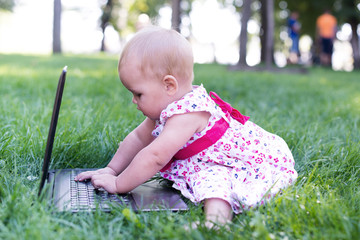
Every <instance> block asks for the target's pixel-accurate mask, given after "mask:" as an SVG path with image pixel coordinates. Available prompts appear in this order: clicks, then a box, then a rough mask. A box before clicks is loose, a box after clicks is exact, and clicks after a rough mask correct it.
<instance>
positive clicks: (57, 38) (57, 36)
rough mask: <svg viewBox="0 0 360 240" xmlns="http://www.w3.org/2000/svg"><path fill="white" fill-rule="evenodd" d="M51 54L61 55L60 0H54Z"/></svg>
mask: <svg viewBox="0 0 360 240" xmlns="http://www.w3.org/2000/svg"><path fill="white" fill-rule="evenodd" d="M53 53H54V54H56V53H61V0H54V22H53Z"/></svg>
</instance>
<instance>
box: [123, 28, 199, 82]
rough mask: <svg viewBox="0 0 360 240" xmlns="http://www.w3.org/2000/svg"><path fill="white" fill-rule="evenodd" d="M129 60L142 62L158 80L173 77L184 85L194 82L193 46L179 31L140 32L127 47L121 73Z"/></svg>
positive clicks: (146, 71) (140, 63)
mask: <svg viewBox="0 0 360 240" xmlns="http://www.w3.org/2000/svg"><path fill="white" fill-rule="evenodd" d="M129 59H131V60H134V59H136V60H138V61H139V65H140V70H141V71H142V72H143V73H146V74H149V73H153V74H154V75H155V77H156V78H158V79H162V78H163V77H164V76H166V75H173V76H174V77H175V78H177V79H178V81H179V82H180V83H181V82H187V81H190V82H192V81H193V78H194V77H193V66H194V60H193V53H192V48H191V45H190V43H189V42H188V41H187V40H186V39H185V38H184V37H183V36H182V35H180V34H179V33H178V32H176V31H175V30H169V29H164V28H160V27H155V26H151V27H146V28H144V29H142V30H140V31H139V32H138V33H136V34H135V36H134V37H133V38H132V39H131V40H130V41H129V42H128V43H127V44H126V46H125V47H124V49H123V51H122V53H121V56H120V60H119V66H118V69H119V72H120V69H121V68H123V67H126V62H127V61H128V60H129ZM120 78H121V76H120Z"/></svg>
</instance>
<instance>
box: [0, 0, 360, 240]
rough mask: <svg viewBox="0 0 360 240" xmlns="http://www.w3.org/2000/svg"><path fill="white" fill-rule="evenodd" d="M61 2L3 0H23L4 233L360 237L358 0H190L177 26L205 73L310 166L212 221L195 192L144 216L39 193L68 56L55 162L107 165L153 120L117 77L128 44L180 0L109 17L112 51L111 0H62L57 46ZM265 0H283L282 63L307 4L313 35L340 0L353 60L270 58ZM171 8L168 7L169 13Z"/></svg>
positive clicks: (7, 61) (4, 54)
mask: <svg viewBox="0 0 360 240" xmlns="http://www.w3.org/2000/svg"><path fill="white" fill-rule="evenodd" d="M54 2H59V1H58V0H56V1H52V0H49V1H44V0H32V1H31V0H27V1H25V0H24V1H22V0H15V1H9V0H0V3H1V4H4V3H6V4H5V5H2V6H6V8H8V9H12V12H11V11H1V12H0V29H1V31H0V48H1V51H0V239H67V240H68V239H184V238H187V239H199V240H200V239H326V240H329V239H336V240H337V239H360V164H359V163H360V160H359V158H360V157H359V156H360V134H359V130H360V127H359V126H360V93H359V89H360V81H359V70H357V68H356V64H355V63H356V61H354V60H356V52H355V54H354V52H353V53H351V49H352V48H353V47H352V46H355V47H356V44H354V43H353V41H354V39H355V40H356V39H357V41H358V38H357V37H358V35H353V34H352V32H354V31H353V29H354V26H355V29H356V31H355V32H357V33H358V30H357V29H358V25H359V22H358V17H359V7H358V6H359V5H358V4H359V1H345V0H344V1H340V0H336V1H320V0H319V1H305V0H304V1H271V0H268V1H245V0H244V1H241V0H239V1H214V0H209V1H192V3H191V4H190V3H189V2H185V1H181V2H182V4H181V9H182V11H181V12H182V14H180V15H181V19H182V21H181V25H178V26H181V32H182V33H183V34H184V35H186V36H187V37H188V38H189V40H190V41H191V42H192V43H193V46H194V49H195V50H196V51H198V52H197V53H196V61H197V64H195V67H194V72H195V82H194V83H195V84H200V83H203V84H204V86H205V87H206V88H207V90H209V91H216V92H217V93H218V94H219V95H220V96H222V98H223V99H224V100H226V101H228V102H230V103H231V104H232V106H234V107H235V108H237V109H239V110H240V111H241V112H242V113H243V114H245V115H249V116H250V117H251V121H253V122H255V123H257V124H258V125H259V126H261V127H263V128H264V129H266V130H268V131H270V132H273V133H275V134H277V135H279V136H281V137H282V138H283V139H285V141H286V142H287V143H288V145H289V147H290V149H291V151H292V153H293V155H294V159H295V162H296V163H295V169H296V170H297V171H298V173H299V177H298V180H297V182H296V183H295V184H294V185H293V186H291V187H289V188H287V189H286V190H284V191H283V192H282V194H279V195H278V196H276V197H275V198H274V199H272V200H271V201H269V202H268V203H267V204H266V205H264V206H260V207H257V208H253V209H251V210H249V211H245V212H244V213H243V214H239V215H237V216H236V217H235V218H234V220H233V221H232V223H231V224H229V225H228V226H226V227H219V229H207V228H205V227H204V218H203V211H202V208H201V206H194V205H192V204H190V211H186V212H180V213H173V212H170V211H164V212H151V213H143V212H140V213H136V214H135V213H134V212H132V211H131V210H130V209H128V208H126V207H119V208H114V209H113V211H112V212H110V213H103V212H101V211H100V210H99V209H97V210H96V211H95V212H93V213H86V212H84V213H79V214H71V213H63V212H57V211H55V209H54V208H53V206H49V205H48V203H47V202H46V201H41V200H40V199H39V198H38V196H37V193H38V185H39V178H40V172H41V167H42V160H43V156H44V150H45V145H46V137H47V133H48V130H49V122H50V119H51V111H52V104H53V101H54V95H55V91H56V85H57V80H58V77H59V74H60V71H61V69H62V68H63V66H65V65H68V75H67V82H66V85H65V91H64V97H63V102H62V106H61V111H60V116H59V122H58V128H57V132H56V140H55V143H54V151H53V154H52V163H51V166H50V167H51V168H76V167H103V166H106V164H107V162H108V161H109V160H110V159H111V157H112V155H113V154H114V152H115V151H116V148H117V145H118V143H119V141H120V140H121V139H123V138H124V137H125V136H126V135H127V134H128V133H129V132H130V131H131V130H132V129H133V128H134V127H135V126H137V124H139V123H140V122H141V121H142V119H143V118H144V117H143V116H142V114H141V113H139V111H137V110H136V107H135V106H134V104H132V103H131V94H130V93H129V92H128V91H127V90H126V89H125V88H124V87H123V86H122V85H121V84H120V82H119V79H118V74H117V61H118V57H119V52H120V51H121V47H122V46H123V44H124V43H125V42H126V40H127V39H128V38H129V37H131V35H132V34H133V33H134V32H135V31H136V29H137V27H140V25H141V24H143V23H146V22H147V20H148V19H152V21H154V22H157V23H158V24H160V25H162V26H164V27H171V26H172V21H171V20H172V11H171V8H172V5H171V4H172V3H179V1H175V0H174V1H171V2H170V1H145V0H134V1H121V4H122V5H121V6H120V9H123V8H125V9H127V10H126V11H125V12H126V13H127V14H129V15H127V16H128V17H127V18H126V19H129V21H128V20H127V21H126V22H122V23H123V24H124V25H119V26H122V27H121V28H118V30H119V32H117V31H115V27H114V26H115V25H113V26H112V27H111V25H108V27H107V28H106V29H107V30H106V31H107V32H108V33H107V35H106V48H107V49H105V50H106V51H104V52H103V53H99V52H100V49H101V41H102V37H103V34H102V29H101V21H100V18H101V16H102V15H103V12H102V8H101V7H104V6H105V5H106V4H107V3H108V2H109V1H95V0H93V1H90V0H88V1H85V0H78V1H70V0H62V1H61V2H62V6H63V11H62V16H61V23H62V24H61V37H60V39H61V45H60V46H61V48H60V49H59V48H57V47H59V46H58V45H57V46H55V47H53V44H52V42H53V37H52V36H53V27H52V26H53V18H54V14H53V12H54ZM249 2H250V3H251V4H250V8H251V9H252V11H251V14H249V15H251V17H250V19H249V21H248V25H247V26H248V28H247V31H246V36H247V37H248V44H247V46H248V47H247V49H246V50H247V54H246V55H247V56H246V58H245V60H246V62H245V64H246V65H247V66H245V67H244V62H241V64H239V61H240V57H239V56H241V52H242V51H241V46H240V45H242V44H241V42H239V35H240V32H241V27H240V26H241V24H240V23H241V21H242V19H243V18H242V17H241V16H242V11H243V10H244V8H245V5H246V4H248V3H249ZM261 2H262V3H266V4H269V3H274V5H273V7H274V8H273V9H274V11H270V13H271V12H273V13H274V23H275V24H274V34H272V36H273V37H274V45H273V46H274V50H275V51H274V56H275V55H278V54H283V57H280V59H283V62H284V56H286V54H287V53H286V51H287V49H288V47H289V46H288V43H287V40H286V38H287V32H286V30H285V22H286V18H287V16H288V14H289V13H290V11H292V10H294V9H296V10H298V11H299V12H300V14H301V18H300V19H299V20H300V21H301V22H302V29H303V31H304V32H303V35H304V37H305V38H304V39H305V40H306V39H308V40H311V39H312V38H313V36H314V31H315V25H314V22H315V19H316V16H318V15H319V14H320V13H321V11H322V9H323V8H324V7H325V6H329V7H330V8H332V11H333V13H334V14H336V17H337V18H338V21H339V29H340V30H341V31H339V35H338V43H341V44H345V46H347V47H346V48H345V49H349V52H350V53H349V52H348V53H346V54H345V51H340V52H338V53H336V54H339V55H336V56H337V57H336V58H335V59H334V60H338V59H340V58H343V57H344V58H345V56H346V59H349V61H341V62H342V64H340V65H339V66H341V67H335V66H333V67H334V69H335V70H339V71H334V69H330V68H324V67H321V66H318V65H316V64H312V63H311V62H306V61H305V62H306V64H305V63H304V64H301V65H295V66H288V65H287V66H284V65H281V64H279V62H277V65H274V64H273V63H272V62H271V61H272V60H273V58H272V57H271V58H270V63H271V65H270V67H268V66H266V65H267V63H266V62H265V61H264V62H262V61H261V60H259V59H261V58H262V57H261V56H260V52H261V50H262V49H263V48H261V47H260V42H261V41H260V37H261V36H260V37H259V36H258V35H259V33H260V32H261V30H260V29H261V28H259V26H260V25H259V23H260V22H261V19H260V15H261V14H260V12H261V9H262V8H260V6H261V4H260V3H261ZM12 3H15V5H13V4H12ZM114 3H115V1H114ZM125 3H126V4H125ZM150 3H151V4H153V5H152V6H153V7H152V8H151V7H150V5H151V4H150ZM159 4H160V5H161V6H160V5H159ZM224 4H225V5H224ZM234 4H235V6H234ZM175 5H176V4H175ZM155 6H156V7H155ZM176 6H178V5H176ZM189 6H192V8H191V9H192V10H190V8H189ZM223 6H225V7H223ZM267 6H268V7H269V5H267ZM348 6H351V7H349V8H347V7H348ZM117 7H119V6H118V5H117ZM159 7H160V8H159ZM208 7H209V8H208ZM345 7H346V8H345ZM211 9H213V10H211ZM346 9H348V11H345V12H343V11H344V10H346ZM55 10H58V8H55ZM195 10H196V11H197V12H195V13H196V14H195V13H194V12H193V11H195ZM163 11H164V12H163ZM55 12H56V11H55ZM160 12H161V13H162V16H163V17H159V16H158V17H157V14H158V13H160ZM130 13H133V15H131V14H130ZM187 13H189V14H190V15H189V16H190V18H189V17H187V16H188V15H187ZM201 13H203V14H205V15H201ZM247 13H249V12H247ZM144 14H147V15H144ZM192 14H194V15H192ZM120 15H121V14H120ZM267 15H268V17H269V12H268V14H267ZM121 16H126V15H125V14H123V15H121ZM147 16H148V17H147ZM191 16H192V17H191ZM354 16H355V17H354ZM131 19H132V20H131ZM195 19H198V20H196V21H199V22H200V21H203V24H204V25H201V24H200V23H199V22H197V23H196V21H195ZM346 19H347V20H349V21H346ZM130 20H131V21H130ZM139 20H140V21H139ZM222 20H226V21H225V23H222ZM119 21H120V19H117V20H116V22H118V23H119ZM176 22H177V23H179V21H175V22H174V25H175V26H176V25H177V24H176ZM120 23H121V21H120ZM137 23H138V24H137ZM139 24H140V25H139ZM197 24H198V25H197ZM225 26H226V27H225ZM225 28H226V29H225ZM227 28H230V31H228V29H227ZM242 29H243V30H244V29H245V28H242ZM190 30H191V31H190ZM255 30H256V31H255ZM196 32H197V33H196ZM306 32H307V34H305V33H306ZM200 33H201V34H200ZM205 33H206V34H205ZM226 34H229V36H228V35H226ZM305 35H308V36H309V37H306V36H305ZM225 36H227V37H225ZM268 36H269V35H268ZM281 36H283V37H284V39H282V37H281ZM354 36H355V37H354ZM281 39H282V41H280V40H281ZM311 41H313V40H311ZM311 41H310V42H311ZM349 41H350V42H351V43H350V42H349ZM200 43H201V44H200ZM355 43H356V42H355ZM253 44H255V47H252V46H253ZM308 47H311V45H308ZM228 49H229V50H228ZM59 50H61V51H59ZM253 51H255V52H256V53H254V52H253ZM278 51H280V53H278ZM214 53H215V54H214ZM217 53H218V54H217ZM222 53H224V54H223V55H222ZM225 53H226V54H225ZM239 53H240V54H239ZM270 53H271V55H270V56H272V52H271V51H270ZM275 53H276V54H275ZM353 54H354V57H352V55H353ZM214 56H216V57H214ZM267 56H269V55H267ZM304 57H305V60H306V59H310V56H308V55H306V54H304ZM277 61H278V60H277ZM259 62H260V63H259ZM285 62H286V60H285ZM345 62H349V63H350V67H346V68H345V67H344V66H345V65H343V64H344V63H345ZM219 63H221V64H219ZM280 63H281V61H280ZM334 63H335V61H334ZM229 65H230V66H229ZM346 66H348V65H346ZM240 69H242V70H241V71H239V70H240ZM304 70H305V71H304ZM193 222H199V223H200V225H199V227H198V228H197V229H191V228H190V226H191V223H193ZM189 228H190V230H189ZM186 229H188V230H186Z"/></svg>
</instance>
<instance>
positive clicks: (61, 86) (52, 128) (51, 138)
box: [38, 66, 67, 196]
mask: <svg viewBox="0 0 360 240" xmlns="http://www.w3.org/2000/svg"><path fill="white" fill-rule="evenodd" d="M66 72H67V66H65V67H64V68H63V70H62V72H61V75H60V78H59V82H58V86H57V91H56V96H55V102H54V108H53V112H52V117H51V122H50V128H49V134H48V138H47V143H46V148H45V156H44V162H43V167H42V176H41V181H40V186H39V193H38V196H40V195H41V192H42V189H43V187H44V184H45V181H46V178H47V175H48V171H49V165H50V159H51V152H52V149H53V144H54V137H55V132H56V125H57V121H58V117H59V111H60V106H61V99H62V95H63V91H64V86H65V79H66Z"/></svg>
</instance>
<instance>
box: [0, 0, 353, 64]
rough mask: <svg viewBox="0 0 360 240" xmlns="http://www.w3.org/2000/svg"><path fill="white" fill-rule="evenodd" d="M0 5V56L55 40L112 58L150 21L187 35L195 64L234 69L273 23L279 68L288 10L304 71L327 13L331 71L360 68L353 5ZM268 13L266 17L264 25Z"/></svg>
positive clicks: (47, 49)
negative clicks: (331, 24)
mask: <svg viewBox="0 0 360 240" xmlns="http://www.w3.org/2000/svg"><path fill="white" fill-rule="evenodd" d="M1 3H2V4H0V7H1V6H2V7H3V9H8V10H10V11H5V10H0V53H27V54H32V53H35V54H39V53H40V54H50V53H52V52H53V50H54V45H53V39H55V40H56V41H57V42H56V44H57V46H56V49H55V51H56V52H58V51H61V52H63V53H77V54H78V53H95V52H98V51H100V49H102V51H106V52H108V53H113V54H118V53H119V52H120V51H121V48H122V46H123V45H124V43H125V42H126V40H128V39H129V38H130V37H131V36H132V34H133V33H134V32H135V31H136V30H137V29H139V28H140V27H142V26H144V25H147V24H150V23H154V24H156V25H160V26H162V27H165V28H170V27H173V28H177V29H178V30H179V31H180V32H181V33H182V34H183V35H184V36H186V37H187V38H188V39H189V40H190V41H191V43H192V45H193V49H194V54H195V62H198V63H209V62H217V63H221V64H236V63H238V62H239V61H240V59H239V56H240V55H241V54H240V53H241V52H242V53H243V54H245V56H246V60H245V61H246V62H245V61H243V63H242V64H246V65H249V66H255V65H257V64H259V63H260V62H264V59H265V58H266V56H265V55H266V53H265V52H264V49H265V48H264V47H261V46H262V45H265V44H264V43H263V44H262V41H265V40H264V39H265V37H266V36H265V34H266V29H267V28H268V27H267V26H266V24H268V23H267V22H269V21H270V22H273V25H274V26H273V27H271V26H270V28H273V29H272V30H270V31H271V32H270V35H271V38H270V40H271V41H272V44H271V45H272V49H271V50H270V51H271V55H272V58H274V61H275V63H276V65H277V66H280V67H284V66H286V64H287V57H288V55H289V53H288V49H289V47H290V45H291V40H290V39H289V37H288V33H287V32H288V29H287V23H286V22H287V18H288V17H289V15H290V13H291V11H298V12H299V14H300V17H299V22H300V24H301V25H302V27H301V32H300V34H301V39H300V50H301V56H302V58H301V63H302V64H303V65H305V66H308V65H312V64H313V60H314V59H315V58H316V57H317V56H316V55H317V53H316V51H317V49H316V44H315V41H316V39H315V31H316V30H315V24H316V18H317V17H318V16H319V15H320V14H321V13H322V12H323V10H324V9H326V8H328V9H331V10H332V13H333V14H334V15H335V16H336V17H337V20H338V30H339V31H338V33H337V40H336V42H335V49H334V54H333V68H334V69H335V70H345V71H351V70H352V69H353V68H354V66H355V68H358V67H359V65H360V64H359V63H358V62H360V59H359V58H360V57H359V54H360V53H359V38H358V35H359V33H360V30H359V27H358V26H359V22H360V20H359V19H360V17H359V15H360V14H359V8H360V3H359V1H353V0H331V1H325V0H324V1H309V0H307V1H300V2H299V1H285V0H271V1H268V0H267V1H255V0H245V1H243V0H235V1H233V0H218V1H217V0H196V1H194V0H174V1H165V0H162V1H148V0H122V1H119V0H109V1H106V0H77V1H70V0H62V1H60V0H55V1H50V0H26V1H25V0H2V1H1ZM54 3H57V4H54ZM246 4H247V5H249V6H250V7H249V8H248V9H246V6H245V5H246ZM172 10H174V11H172ZM269 11H271V12H272V14H271V15H272V16H271V19H267V16H269V15H270V14H269ZM174 12H176V14H175V15H174ZM267 12H268V13H267ZM54 13H55V14H54ZM244 13H245V14H244ZM56 14H57V15H56ZM241 16H244V17H245V18H247V21H246V22H245V24H244V22H243V23H242V24H243V25H245V27H244V29H246V31H245V33H246V36H244V37H245V38H243V39H242V40H240V41H239V35H240V31H241V25H242V24H241V21H243V18H242V17H241ZM54 20H55V21H54ZM56 21H58V22H59V23H56ZM54 26H55V27H54ZM56 31H57V32H56ZM54 34H55V35H54ZM53 36H56V37H55V38H54V37H53ZM103 40H104V42H103V45H102V41H103ZM239 42H245V47H243V49H239V47H240V48H241V44H240V43H239ZM353 49H355V50H354V51H353ZM354 60H355V62H354Z"/></svg>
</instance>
